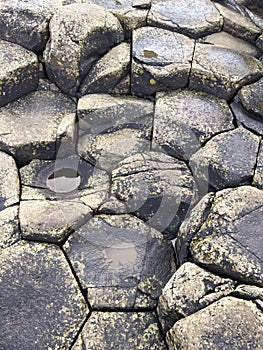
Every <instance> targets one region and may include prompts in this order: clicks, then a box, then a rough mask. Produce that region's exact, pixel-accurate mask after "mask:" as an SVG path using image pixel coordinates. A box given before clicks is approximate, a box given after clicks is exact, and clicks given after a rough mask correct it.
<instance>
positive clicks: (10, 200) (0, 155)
mask: <svg viewBox="0 0 263 350" xmlns="http://www.w3.org/2000/svg"><path fill="white" fill-rule="evenodd" d="M19 195H20V182H19V177H18V170H17V167H16V163H15V161H14V159H13V158H12V157H11V156H10V155H8V154H6V153H4V152H0V211H1V210H3V209H5V208H7V207H10V206H11V205H14V204H17V203H18V202H19Z"/></svg>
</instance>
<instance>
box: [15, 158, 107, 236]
mask: <svg viewBox="0 0 263 350" xmlns="http://www.w3.org/2000/svg"><path fill="white" fill-rule="evenodd" d="M20 173H21V182H22V195H21V198H22V201H21V203H20V212H19V218H20V225H21V230H22V236H23V237H25V238H27V239H33V240H40V241H47V242H55V243H60V242H62V241H63V240H64V239H65V238H66V237H68V235H69V234H70V233H71V232H72V231H73V230H74V229H76V228H78V227H79V226H80V225H82V224H83V223H85V222H86V221H87V220H88V219H89V218H90V217H91V213H92V211H93V210H95V209H97V208H98V207H99V206H100V205H101V204H102V203H103V201H105V200H106V199H107V196H108V191H109V177H108V175H107V174H106V172H104V171H102V170H99V169H97V168H94V167H93V166H92V165H91V164H88V163H87V162H85V161H84V160H82V159H80V158H79V157H77V156H72V157H69V158H65V159H58V160H57V161H41V160H34V161H32V162H31V163H30V164H29V165H27V166H25V167H23V168H22V169H21V171H20Z"/></svg>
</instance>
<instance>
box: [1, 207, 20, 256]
mask: <svg viewBox="0 0 263 350" xmlns="http://www.w3.org/2000/svg"><path fill="white" fill-rule="evenodd" d="M19 238H20V230H19V226H18V206H17V205H15V206H12V207H10V208H6V209H4V210H2V211H0V251H1V249H4V248H7V247H9V246H10V245H12V244H14V243H15V242H16V241H18V239H19Z"/></svg>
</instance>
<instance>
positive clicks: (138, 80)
mask: <svg viewBox="0 0 263 350" xmlns="http://www.w3.org/2000/svg"><path fill="white" fill-rule="evenodd" d="M193 50H194V41H193V40H192V39H189V38H188V37H187V36H184V35H182V34H178V33H174V32H171V31H169V30H165V29H162V28H153V27H144V28H139V29H137V30H135V31H134V32H133V52H132V73H131V92H132V94H135V95H138V96H144V95H152V94H154V93H155V92H157V91H162V90H169V89H177V88H182V87H185V86H186V85H187V84H188V77H189V74H190V69H191V61H192V55H193Z"/></svg>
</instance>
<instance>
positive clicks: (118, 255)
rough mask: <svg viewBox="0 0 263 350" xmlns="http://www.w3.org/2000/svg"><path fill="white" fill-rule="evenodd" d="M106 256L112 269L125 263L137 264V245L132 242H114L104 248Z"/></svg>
mask: <svg viewBox="0 0 263 350" xmlns="http://www.w3.org/2000/svg"><path fill="white" fill-rule="evenodd" d="M104 254H105V258H106V259H107V260H108V261H110V267H111V268H112V269H118V268H120V267H122V266H124V265H128V264H135V262H136V259H137V251H136V247H135V245H134V244H132V243H119V244H114V245H112V246H111V247H109V248H106V249H104Z"/></svg>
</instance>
